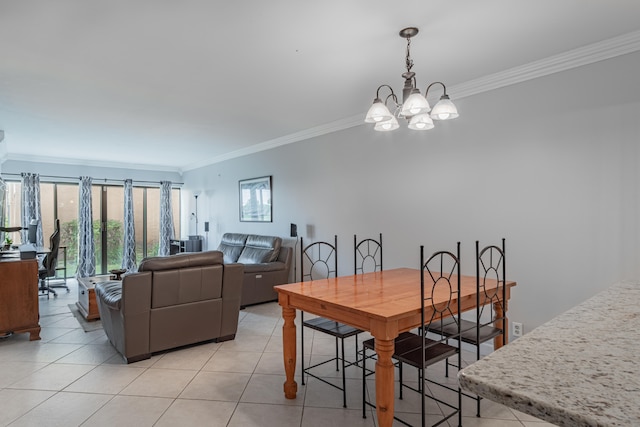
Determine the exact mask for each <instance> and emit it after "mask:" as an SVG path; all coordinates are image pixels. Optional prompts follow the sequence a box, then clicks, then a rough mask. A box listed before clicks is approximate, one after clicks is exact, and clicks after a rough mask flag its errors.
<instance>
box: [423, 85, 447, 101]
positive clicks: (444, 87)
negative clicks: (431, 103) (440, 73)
mask: <svg viewBox="0 0 640 427" xmlns="http://www.w3.org/2000/svg"><path fill="white" fill-rule="evenodd" d="M433 85H441V86H442V90H443V91H444V94H443V95H444V96H447V87H446V86H445V85H444V83H442V82H433V83H431V84H430V85H429V86H427V90H425V91H424V97H425V98H426V97H427V94H428V93H429V89H431V86H433Z"/></svg>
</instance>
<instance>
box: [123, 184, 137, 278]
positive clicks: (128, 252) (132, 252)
mask: <svg viewBox="0 0 640 427" xmlns="http://www.w3.org/2000/svg"><path fill="white" fill-rule="evenodd" d="M122 268H123V269H126V270H127V272H128V273H135V272H136V271H138V266H137V265H136V229H135V227H134V221H133V181H132V180H130V179H127V180H125V181H124V246H123V248H122Z"/></svg>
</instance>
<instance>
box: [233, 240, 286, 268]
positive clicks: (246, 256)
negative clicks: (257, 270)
mask: <svg viewBox="0 0 640 427" xmlns="http://www.w3.org/2000/svg"><path fill="white" fill-rule="evenodd" d="M281 245H282V239H281V238H280V237H275V236H258V235H255V234H251V235H249V236H247V241H246V243H245V247H244V249H243V250H242V253H241V254H240V257H239V258H238V262H239V263H242V264H260V263H265V262H273V261H275V260H277V259H278V255H279V253H280V246H281Z"/></svg>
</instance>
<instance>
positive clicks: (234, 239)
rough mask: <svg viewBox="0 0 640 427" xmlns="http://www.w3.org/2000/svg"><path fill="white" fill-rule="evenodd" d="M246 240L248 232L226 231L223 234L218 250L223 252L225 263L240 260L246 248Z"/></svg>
mask: <svg viewBox="0 0 640 427" xmlns="http://www.w3.org/2000/svg"><path fill="white" fill-rule="evenodd" d="M246 241H247V235H246V234H240V233H224V234H223V235H222V240H221V241H220V245H219V246H218V250H219V251H221V252H222V253H223V255H224V263H225V264H230V263H233V262H238V258H239V257H240V254H241V253H242V250H243V249H244V245H245V242H246Z"/></svg>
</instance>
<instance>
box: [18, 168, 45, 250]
mask: <svg viewBox="0 0 640 427" xmlns="http://www.w3.org/2000/svg"><path fill="white" fill-rule="evenodd" d="M32 220H36V221H38V228H37V231H36V245H37V246H44V237H43V235H42V213H41V209H40V175H38V174H37V173H22V227H29V224H30V223H31V221H32ZM21 236H22V242H23V243H25V242H27V241H28V240H29V231H27V230H22V232H21Z"/></svg>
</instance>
